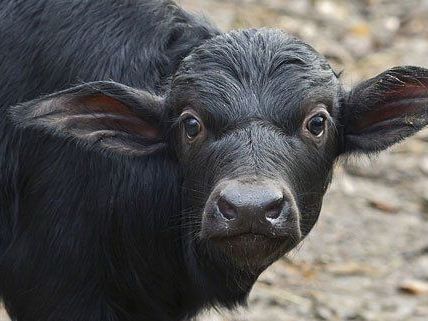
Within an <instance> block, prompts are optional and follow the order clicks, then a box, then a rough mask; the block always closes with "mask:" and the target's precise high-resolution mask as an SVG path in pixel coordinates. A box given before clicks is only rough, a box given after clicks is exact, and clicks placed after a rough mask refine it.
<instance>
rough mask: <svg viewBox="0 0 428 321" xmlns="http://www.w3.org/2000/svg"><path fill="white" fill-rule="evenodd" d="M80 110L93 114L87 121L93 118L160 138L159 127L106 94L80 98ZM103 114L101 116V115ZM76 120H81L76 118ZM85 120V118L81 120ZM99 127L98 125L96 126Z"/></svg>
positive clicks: (130, 131)
mask: <svg viewBox="0 0 428 321" xmlns="http://www.w3.org/2000/svg"><path fill="white" fill-rule="evenodd" d="M78 103H79V104H78V105H77V106H80V107H78V109H79V110H76V112H77V113H79V114H80V113H82V112H83V113H84V114H89V115H88V116H90V115H91V114H93V115H94V117H93V118H91V117H89V118H87V117H85V118H86V121H91V120H93V123H96V122H97V121H101V122H105V123H106V124H107V123H108V124H111V125H113V126H114V127H116V128H118V129H121V130H125V131H127V132H129V133H133V134H136V135H140V136H143V137H146V138H150V139H156V138H159V136H160V132H159V129H158V128H157V127H155V126H153V125H151V124H150V123H149V122H148V121H146V120H143V119H141V118H140V117H139V116H138V115H137V114H136V113H135V112H133V111H132V110H130V109H129V107H128V106H127V105H126V104H124V103H122V102H121V101H119V100H117V99H115V98H113V97H109V96H106V95H101V94H100V95H93V96H86V97H82V98H79V100H78ZM100 114H101V115H102V116H101V117H100V116H99V115H100ZM76 121H79V120H78V119H76ZM81 121H83V119H82V120H81ZM95 127H97V126H95Z"/></svg>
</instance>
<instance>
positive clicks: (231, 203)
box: [217, 181, 287, 223]
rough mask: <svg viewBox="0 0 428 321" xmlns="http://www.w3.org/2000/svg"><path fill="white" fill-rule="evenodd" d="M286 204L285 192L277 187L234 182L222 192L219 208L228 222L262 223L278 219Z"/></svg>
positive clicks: (218, 203)
mask: <svg viewBox="0 0 428 321" xmlns="http://www.w3.org/2000/svg"><path fill="white" fill-rule="evenodd" d="M286 203H287V199H286V197H285V196H284V192H283V190H281V188H280V187H279V186H277V185H274V184H272V183H259V184H254V183H252V184H248V183H242V182H239V181H232V182H229V184H227V185H226V186H225V187H224V188H223V189H222V190H221V191H220V193H219V198H218V200H217V208H218V212H219V213H220V214H221V215H222V216H223V217H224V219H226V220H227V221H232V220H236V221H240V222H248V223H250V222H252V221H254V222H258V223H260V222H263V221H272V220H275V219H278V218H279V217H280V216H281V214H283V212H284V207H285V206H286Z"/></svg>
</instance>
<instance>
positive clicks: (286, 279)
mask: <svg viewBox="0 0 428 321" xmlns="http://www.w3.org/2000/svg"><path fill="white" fill-rule="evenodd" d="M179 2H180V3H181V4H182V5H183V6H184V7H185V8H187V9H190V10H192V11H195V12H202V13H204V14H205V15H206V16H207V17H209V18H210V19H211V20H212V21H214V22H215V23H216V24H218V25H219V26H220V27H221V28H222V29H223V30H229V29H236V28H248V27H273V28H280V29H283V30H285V31H287V32H289V33H292V34H295V35H297V36H299V37H300V38H303V39H304V40H306V41H307V42H309V43H310V44H311V45H312V46H313V47H315V48H316V49H317V50H319V51H320V52H321V53H323V54H324V55H326V56H327V57H328V59H329V60H330V62H331V64H332V65H333V66H334V68H335V69H336V70H337V71H343V80H344V82H345V84H346V85H347V86H348V87H351V86H352V85H354V84H355V83H357V82H358V81H359V80H361V79H364V78H366V77H370V76H374V75H376V74H377V73H379V72H382V71H383V70H385V69H387V68H389V67H392V66H395V65H409V64H412V65H420V66H425V67H428V1H427V0H394V1H387V0H358V1H334V0H261V1H257V0H234V1H222V0H220V1H219V0H181V1H179ZM219 320H222V321H226V320H227V321H244V320H248V321H276V320H278V321H315V320H316V321H318V320H328V321H336V320H354V321H427V320H428V130H425V131H424V132H422V133H421V134H420V135H418V136H417V137H415V138H412V139H410V140H408V141H407V142H405V143H402V144H400V145H399V146H396V147H395V148H392V149H391V150H389V151H388V152H384V153H383V154H381V155H379V156H378V157H373V158H371V159H368V158H366V159H354V160H349V161H347V163H341V164H339V165H338V167H337V170H336V177H335V179H334V183H333V184H332V186H331V188H330V191H329V192H328V195H327V196H326V199H325V203H324V206H323V210H322V214H321V217H320V220H319V223H318V224H317V226H316V227H315V229H314V230H313V231H312V233H311V235H310V237H309V238H308V239H307V240H306V241H305V242H304V244H303V245H302V246H301V247H300V248H299V249H298V250H297V251H294V252H293V253H291V254H290V255H288V256H287V257H284V259H282V260H280V261H279V262H277V263H275V264H274V265H272V266H271V267H270V268H269V269H268V270H267V271H266V272H265V273H264V274H263V275H262V276H261V277H260V279H259V281H258V282H257V284H256V286H255V287H254V290H253V292H252V293H251V295H250V299H249V304H248V308H247V309H241V310H240V311H238V312H237V313H234V314H230V313H228V312H222V313H221V314H218V313H216V312H212V313H211V314H208V315H206V316H204V317H200V318H199V321H219Z"/></svg>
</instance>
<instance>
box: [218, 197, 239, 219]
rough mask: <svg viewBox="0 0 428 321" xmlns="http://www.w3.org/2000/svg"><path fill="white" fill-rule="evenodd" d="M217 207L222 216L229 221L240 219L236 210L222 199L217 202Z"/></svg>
mask: <svg viewBox="0 0 428 321" xmlns="http://www.w3.org/2000/svg"><path fill="white" fill-rule="evenodd" d="M217 207H218V210H219V212H220V213H221V215H223V217H224V218H226V219H228V220H233V219H235V218H237V217H238V211H237V210H236V208H235V207H234V206H233V205H232V204H230V203H229V202H228V201H226V200H225V199H224V198H222V197H221V198H220V199H219V200H218V201H217Z"/></svg>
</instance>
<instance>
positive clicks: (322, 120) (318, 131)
mask: <svg viewBox="0 0 428 321" xmlns="http://www.w3.org/2000/svg"><path fill="white" fill-rule="evenodd" d="M325 124H326V117H325V116H324V115H322V114H317V115H315V116H313V117H312V118H311V119H309V121H308V123H307V125H306V126H307V128H308V130H309V132H310V133H311V134H312V135H314V136H316V137H321V136H322V134H323V133H324V130H325Z"/></svg>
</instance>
